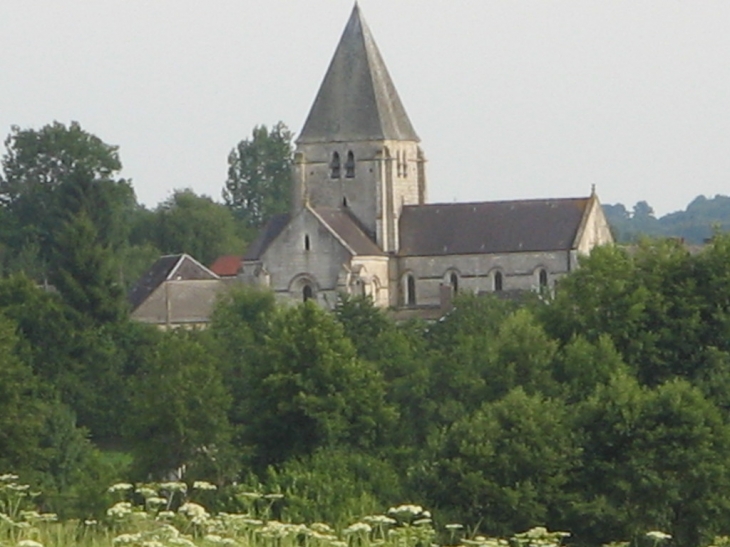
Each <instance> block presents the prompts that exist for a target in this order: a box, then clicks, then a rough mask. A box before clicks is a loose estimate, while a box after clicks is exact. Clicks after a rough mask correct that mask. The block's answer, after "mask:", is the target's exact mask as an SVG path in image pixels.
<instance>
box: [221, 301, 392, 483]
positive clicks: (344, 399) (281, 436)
mask: <svg viewBox="0 0 730 547" xmlns="http://www.w3.org/2000/svg"><path fill="white" fill-rule="evenodd" d="M245 378H246V384H245V390H244V391H243V392H242V393H239V394H235V395H234V396H236V397H240V399H241V400H242V401H245V404H246V411H245V415H246V416H248V420H247V423H246V426H245V429H244V441H245V445H246V446H248V447H251V449H252V450H253V457H252V463H253V465H254V468H256V469H258V470H261V469H263V468H265V467H266V466H267V465H270V464H276V463H280V462H283V461H285V460H287V459H289V458H290V457H293V456H306V455H307V454H311V453H312V452H313V451H314V450H315V449H316V448H318V447H320V446H329V445H334V444H345V445H350V446H355V447H362V448H369V447H373V446H376V445H377V444H378V442H379V441H380V439H381V438H382V436H383V435H384V434H385V433H386V432H387V431H388V429H389V425H390V424H389V422H391V421H392V420H393V419H395V412H394V409H393V408H392V407H391V406H390V405H387V404H386V403H385V385H384V382H383V377H382V375H381V374H380V373H379V372H378V370H377V369H376V368H375V367H374V366H373V365H372V364H370V363H368V362H367V361H360V360H358V359H357V357H356V354H355V350H354V348H353V346H352V344H351V343H350V341H349V340H348V339H347V337H346V336H345V335H344V332H343V330H342V327H341V326H340V324H339V323H337V322H336V321H335V319H334V318H333V317H332V316H331V315H330V314H329V313H327V312H325V311H323V310H321V309H320V308H318V307H316V306H315V305H314V304H313V303H311V302H308V303H304V304H302V305H300V306H297V307H292V308H283V309H281V310H280V311H279V312H278V313H277V314H276V316H275V319H274V322H273V324H272V327H271V330H270V333H269V335H268V336H267V342H266V349H265V353H264V355H263V358H262V359H261V360H258V361H257V362H254V363H251V364H250V365H249V367H247V370H246V371H245Z"/></svg>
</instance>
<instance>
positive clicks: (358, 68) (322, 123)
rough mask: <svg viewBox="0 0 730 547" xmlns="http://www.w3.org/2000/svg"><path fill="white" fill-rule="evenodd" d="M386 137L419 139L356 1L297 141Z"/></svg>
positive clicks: (317, 141) (357, 139)
mask: <svg viewBox="0 0 730 547" xmlns="http://www.w3.org/2000/svg"><path fill="white" fill-rule="evenodd" d="M386 139H387V140H408V141H418V140H420V139H419V138H418V135H416V132H415V131H414V129H413V126H412V125H411V121H410V120H409V119H408V115H407V114H406V111H405V108H403V104H402V103H401V100H400V97H398V92H397V91H396V90H395V86H394V85H393V81H392V80H391V79H390V75H389V74H388V69H387V68H386V67H385V63H384V62H383V58H382V57H381V55H380V51H378V46H377V45H376V44H375V40H373V36H372V34H371V33H370V29H369V28H368V26H367V23H366V22H365V20H364V19H363V17H362V14H361V13H360V7H359V6H358V5H357V3H356V4H355V7H354V8H353V10H352V15H351V16H350V20H349V21H348V23H347V26H346V27H345V32H344V33H343V34H342V38H341V39H340V43H339V45H338V46H337V50H336V51H335V55H334V57H333V58H332V62H331V63H330V66H329V69H328V70H327V74H326V75H325V77H324V81H323V82H322V86H321V87H320V89H319V93H318V94H317V98H316V99H315V100H314V105H313V106H312V110H311V111H310V112H309V116H308V117H307V121H306V122H305V123H304V128H303V129H302V132H301V133H300V135H299V138H298V139H297V142H298V143H301V144H306V143H319V142H332V141H339V142H343V141H366V140H386Z"/></svg>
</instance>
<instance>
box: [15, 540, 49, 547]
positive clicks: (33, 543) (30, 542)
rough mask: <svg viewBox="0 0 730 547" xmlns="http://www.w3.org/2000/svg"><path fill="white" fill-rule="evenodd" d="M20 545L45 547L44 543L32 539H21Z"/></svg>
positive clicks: (23, 546) (19, 546)
mask: <svg viewBox="0 0 730 547" xmlns="http://www.w3.org/2000/svg"><path fill="white" fill-rule="evenodd" d="M18 547H43V544H42V543H39V542H37V541H34V540H32V539H21V540H20V541H19V542H18Z"/></svg>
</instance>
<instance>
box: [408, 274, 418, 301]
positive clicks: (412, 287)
mask: <svg viewBox="0 0 730 547" xmlns="http://www.w3.org/2000/svg"><path fill="white" fill-rule="evenodd" d="M406 304H407V305H408V306H415V305H416V278H415V277H413V276H412V275H411V274H408V275H407V276H406Z"/></svg>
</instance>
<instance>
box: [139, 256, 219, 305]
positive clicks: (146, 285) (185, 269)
mask: <svg viewBox="0 0 730 547" xmlns="http://www.w3.org/2000/svg"><path fill="white" fill-rule="evenodd" d="M169 279H218V276H217V275H215V274H214V273H213V272H211V271H210V270H209V269H208V268H206V267H205V266H203V265H202V264H201V263H200V262H198V261H197V260H195V259H194V258H193V257H191V256H190V255H186V254H177V255H166V256H163V257H160V258H159V259H158V260H157V262H155V263H154V264H153V265H152V266H151V267H150V269H149V270H147V272H145V274H144V275H143V276H142V277H140V279H139V281H137V283H135V285H134V286H133V287H132V288H131V289H130V291H129V293H128V294H127V300H128V301H129V303H130V305H131V306H132V310H136V309H137V308H138V307H139V306H140V305H141V304H142V303H143V302H144V301H145V300H147V298H148V297H149V296H150V295H151V294H152V293H153V292H154V291H155V289H156V288H157V287H159V286H160V285H161V284H162V283H164V282H165V281H167V280H169Z"/></svg>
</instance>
